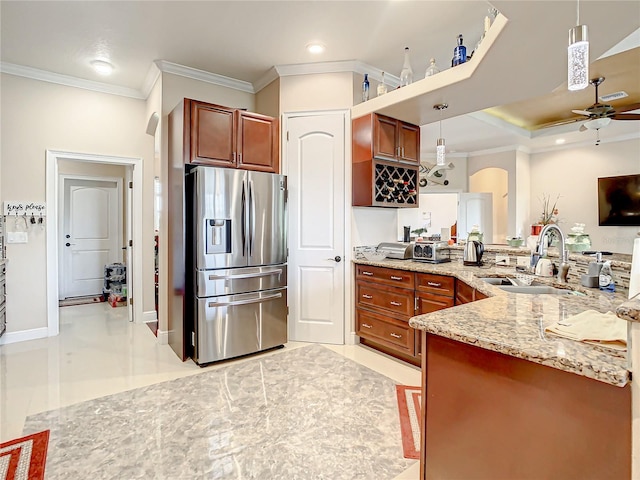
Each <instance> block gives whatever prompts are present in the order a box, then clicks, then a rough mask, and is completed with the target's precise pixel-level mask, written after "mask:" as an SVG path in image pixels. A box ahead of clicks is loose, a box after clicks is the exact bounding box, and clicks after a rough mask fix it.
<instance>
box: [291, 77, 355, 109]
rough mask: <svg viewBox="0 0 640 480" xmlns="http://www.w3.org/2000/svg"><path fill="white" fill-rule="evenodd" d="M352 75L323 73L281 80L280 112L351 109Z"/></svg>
mask: <svg viewBox="0 0 640 480" xmlns="http://www.w3.org/2000/svg"><path fill="white" fill-rule="evenodd" d="M352 82H353V74H352V73H350V72H344V73H322V74H317V75H295V76H288V77H282V78H280V112H282V113H288V112H304V111H313V110H336V109H345V108H351V107H352V106H353V83H352Z"/></svg>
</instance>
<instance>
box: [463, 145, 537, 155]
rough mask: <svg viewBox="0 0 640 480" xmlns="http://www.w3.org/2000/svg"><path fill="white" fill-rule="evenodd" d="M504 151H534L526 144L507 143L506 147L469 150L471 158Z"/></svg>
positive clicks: (529, 152)
mask: <svg viewBox="0 0 640 480" xmlns="http://www.w3.org/2000/svg"><path fill="white" fill-rule="evenodd" d="M503 152H522V153H527V154H531V153H532V151H531V149H530V148H529V147H525V146H524V145H506V146H504V147H496V148H487V149H486V150H477V151H475V152H469V158H472V157H480V156H482V155H493V154H496V153H503Z"/></svg>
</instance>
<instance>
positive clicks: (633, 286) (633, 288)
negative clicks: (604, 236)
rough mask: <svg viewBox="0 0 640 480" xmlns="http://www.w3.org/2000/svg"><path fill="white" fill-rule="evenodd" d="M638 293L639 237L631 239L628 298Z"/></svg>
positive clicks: (639, 290) (639, 277)
mask: <svg viewBox="0 0 640 480" xmlns="http://www.w3.org/2000/svg"><path fill="white" fill-rule="evenodd" d="M639 293H640V238H636V239H635V240H634V241H633V256H632V257H631V279H630V280H629V298H632V297H635V296H636V295H638V294H639Z"/></svg>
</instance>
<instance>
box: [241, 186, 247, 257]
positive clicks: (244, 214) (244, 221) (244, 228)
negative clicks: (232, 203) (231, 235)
mask: <svg viewBox="0 0 640 480" xmlns="http://www.w3.org/2000/svg"><path fill="white" fill-rule="evenodd" d="M240 223H241V224H242V256H243V257H244V254H245V251H246V249H247V245H246V239H247V196H246V193H245V188H244V182H242V219H241V220H240Z"/></svg>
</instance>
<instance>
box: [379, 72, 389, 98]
mask: <svg viewBox="0 0 640 480" xmlns="http://www.w3.org/2000/svg"><path fill="white" fill-rule="evenodd" d="M385 93H387V86H386V85H385V83H384V72H382V80H380V83H379V84H378V96H380V95H384V94H385Z"/></svg>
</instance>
